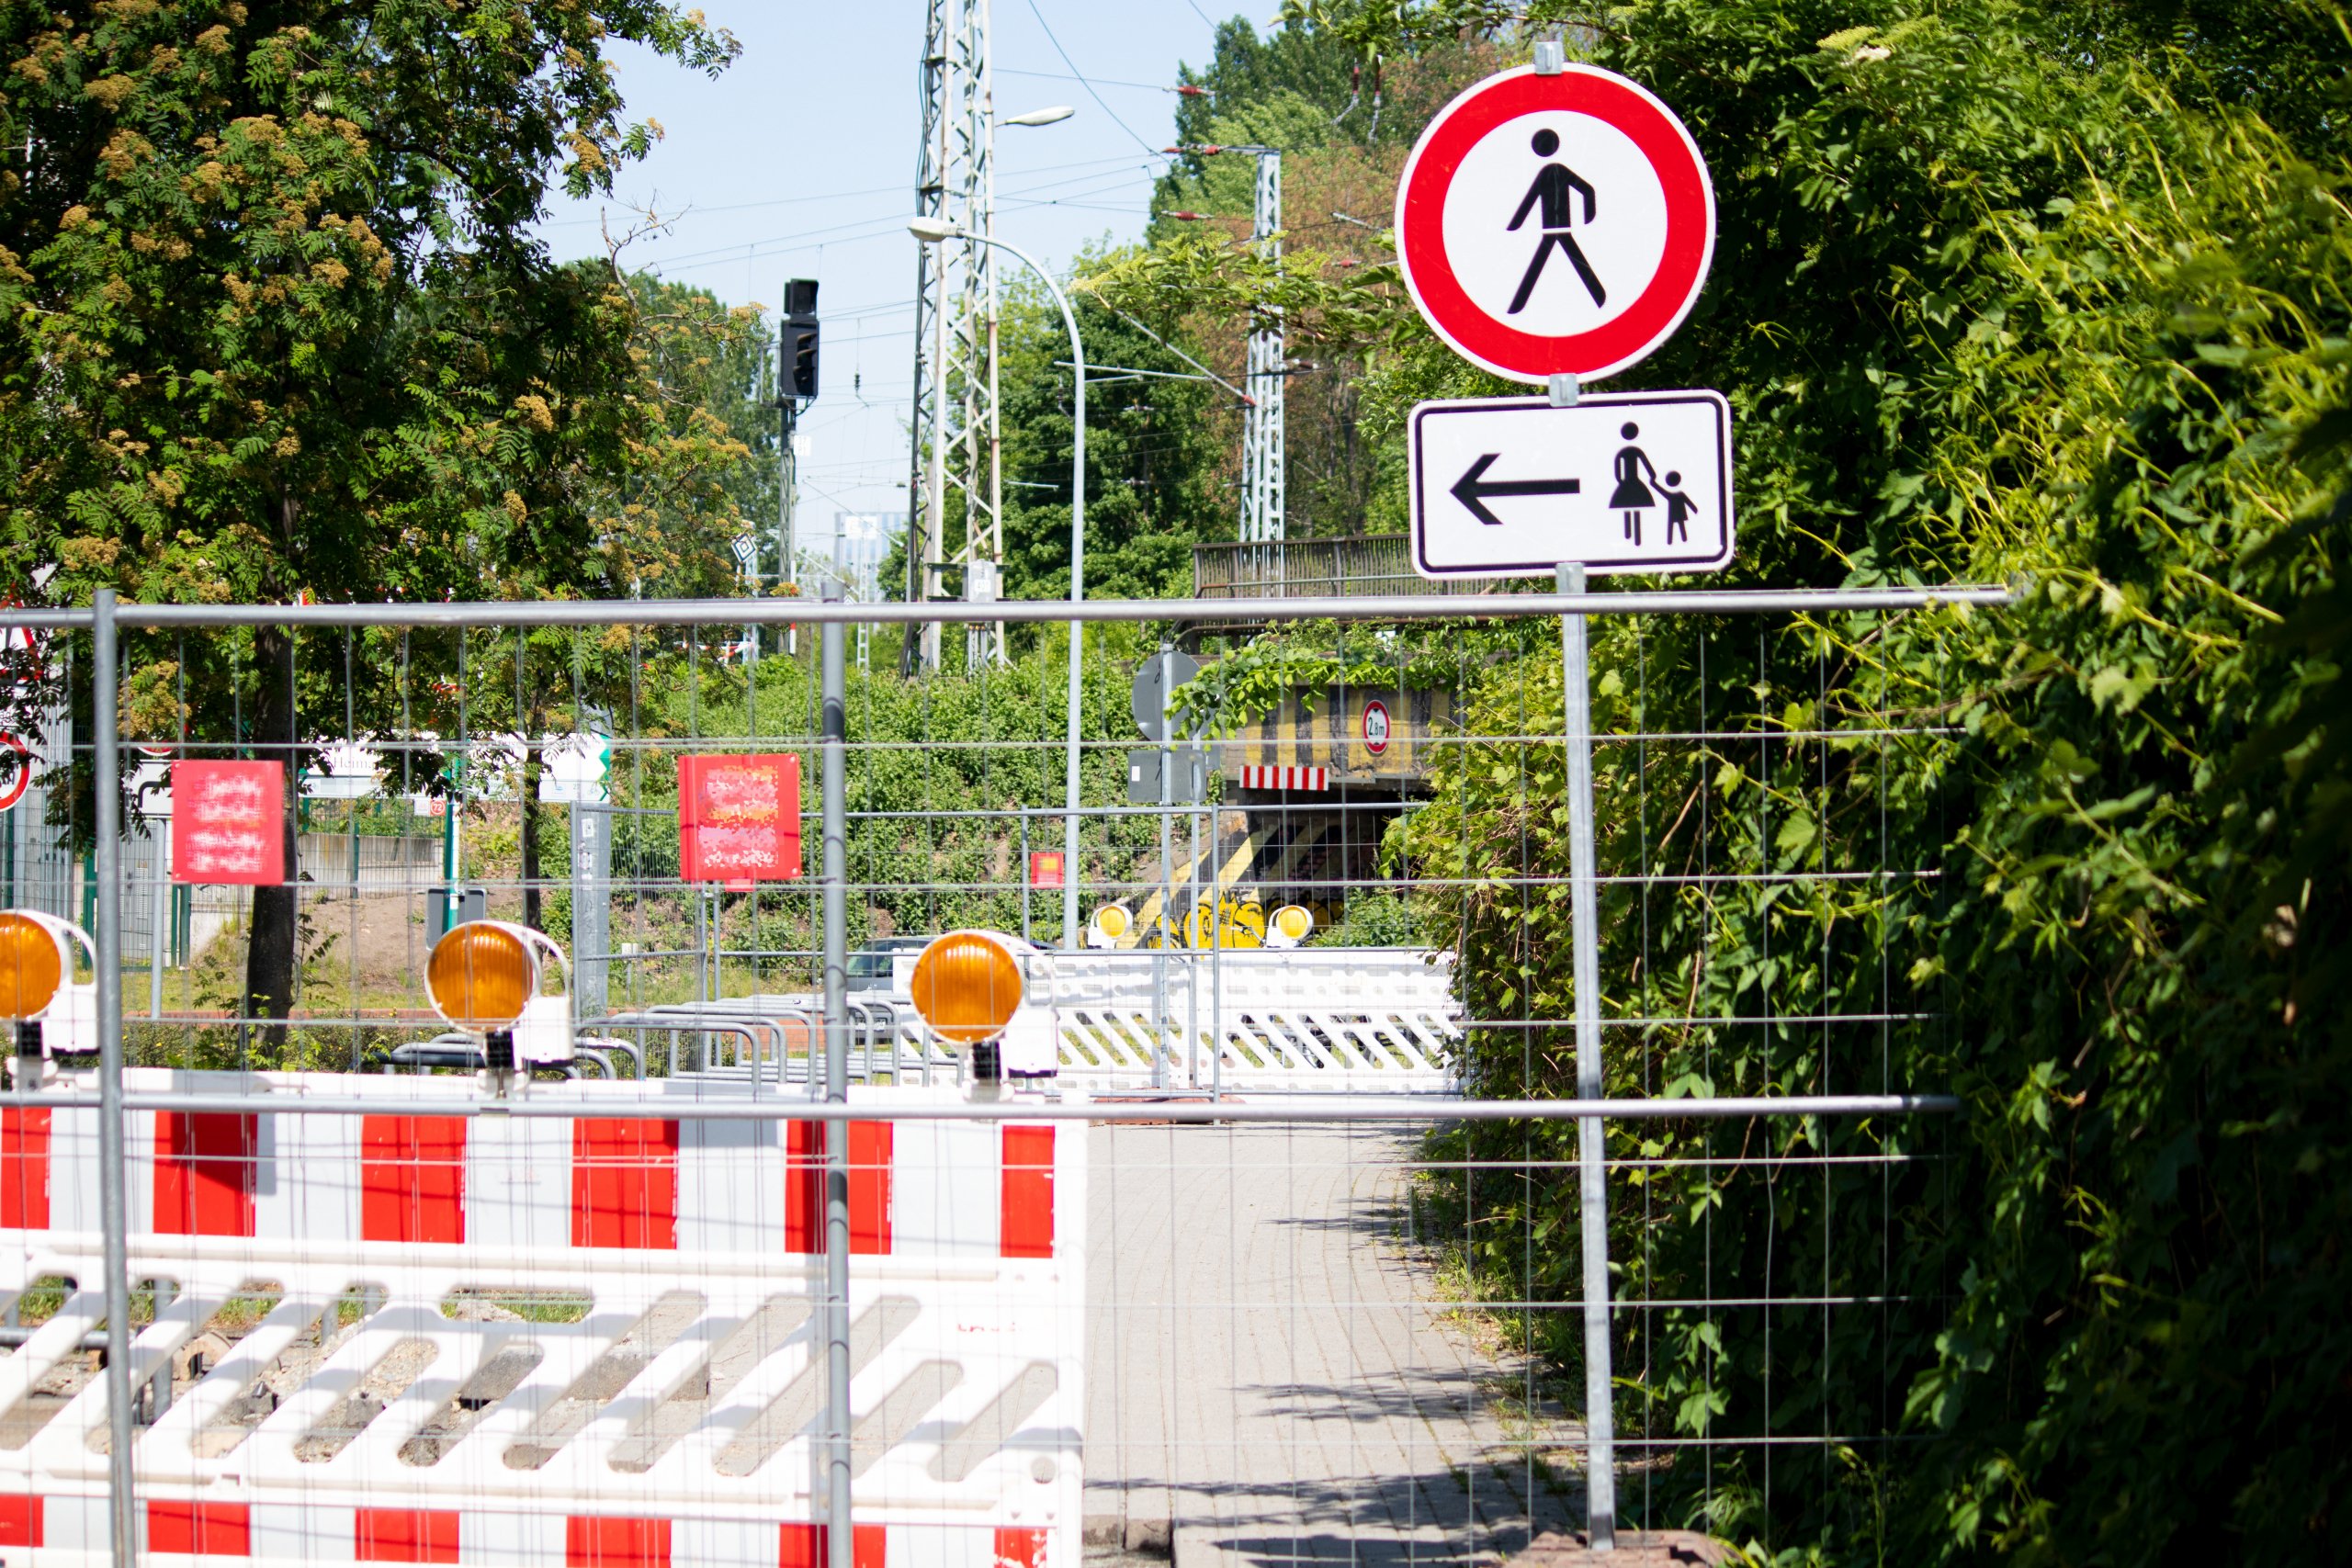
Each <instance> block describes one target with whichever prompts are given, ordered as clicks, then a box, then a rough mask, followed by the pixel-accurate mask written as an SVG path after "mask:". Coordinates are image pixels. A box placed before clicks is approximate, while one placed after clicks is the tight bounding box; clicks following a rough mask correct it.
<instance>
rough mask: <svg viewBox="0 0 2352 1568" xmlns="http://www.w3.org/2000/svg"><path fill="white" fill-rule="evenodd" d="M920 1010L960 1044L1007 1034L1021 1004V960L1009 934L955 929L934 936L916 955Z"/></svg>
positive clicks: (914, 988) (916, 994) (912, 985)
mask: <svg viewBox="0 0 2352 1568" xmlns="http://www.w3.org/2000/svg"><path fill="white" fill-rule="evenodd" d="M910 990H911V991H912V992H913V994H914V1004H915V1011H917V1012H919V1013H921V1014H922V1021H924V1022H925V1023H928V1024H929V1025H931V1027H932V1028H933V1030H935V1031H936V1032H938V1033H939V1034H941V1035H942V1036H944V1038H946V1039H949V1040H952V1041H954V1042H956V1043H957V1044H959V1045H978V1044H982V1043H986V1042H988V1041H990V1040H994V1039H995V1038H996V1037H997V1036H998V1035H1000V1034H1002V1033H1003V1032H1004V1030H1005V1025H1007V1024H1009V1023H1011V1022H1012V1015H1013V1014H1014V1013H1015V1012H1017V1011H1018V1010H1020V1007H1021V998H1022V994H1023V986H1022V977H1021V961H1020V959H1019V958H1018V957H1016V956H1015V955H1014V953H1013V951H1012V942H1011V940H1010V939H1009V938H1005V937H1001V936H998V935H996V934H995V933H994V932H991V931H950V932H948V933H947V934H946V935H945V936H943V937H937V938H934V939H933V942H932V943H931V945H930V946H928V947H926V948H924V949H923V950H922V957H920V958H918V959H916V960H915V972H914V978H913V980H912V982H911V983H910Z"/></svg>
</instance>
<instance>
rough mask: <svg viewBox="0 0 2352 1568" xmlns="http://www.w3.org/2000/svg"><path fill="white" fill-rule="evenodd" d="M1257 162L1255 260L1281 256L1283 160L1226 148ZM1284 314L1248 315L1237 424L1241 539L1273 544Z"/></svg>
mask: <svg viewBox="0 0 2352 1568" xmlns="http://www.w3.org/2000/svg"><path fill="white" fill-rule="evenodd" d="M1226 151H1227V152H1251V153H1255V154H1256V155H1257V159H1258V197H1257V201H1256V203H1255V206H1254V209H1253V210H1252V212H1251V215H1250V239H1251V240H1252V241H1253V242H1255V243H1256V245H1257V247H1258V254H1259V255H1261V256H1262V257H1264V258H1265V259H1267V260H1269V261H1272V260H1273V259H1275V258H1277V257H1279V256H1280V255H1281V254H1283V242H1282V227H1283V155H1282V154H1281V153H1280V152H1276V151H1275V150H1274V149H1273V148H1272V147H1228V148H1227V149H1226ZM1283 386H1284V377H1283V315H1282V311H1281V310H1277V309H1275V308H1274V307H1272V306H1271V305H1268V306H1261V307H1260V308H1259V309H1258V310H1254V311H1253V312H1251V315H1250V353H1249V359H1248V368H1247V371H1246V373H1245V375H1244V377H1243V378H1242V382H1241V387H1242V390H1243V391H1245V392H1246V393H1248V394H1249V398H1250V406H1249V408H1248V409H1247V410H1246V411H1245V412H1244V414H1243V417H1242V423H1241V537H1242V538H1243V540H1244V541H1254V542H1257V543H1261V544H1272V543H1275V542H1277V541H1279V540H1280V539H1281V538H1282V536H1283Z"/></svg>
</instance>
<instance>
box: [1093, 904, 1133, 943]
mask: <svg viewBox="0 0 2352 1568" xmlns="http://www.w3.org/2000/svg"><path fill="white" fill-rule="evenodd" d="M1094 929H1095V930H1096V931H1101V932H1102V933H1103V935H1104V936H1107V937H1111V938H1113V939H1114V940H1115V939H1116V938H1119V937H1123V936H1125V935H1126V934H1127V911H1126V909H1125V908H1124V907H1122V906H1120V905H1117V904H1106V905H1104V906H1103V908H1100V909H1097V910H1095V911H1094Z"/></svg>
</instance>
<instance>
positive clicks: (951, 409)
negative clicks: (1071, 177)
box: [903, 0, 1004, 671]
mask: <svg viewBox="0 0 2352 1568" xmlns="http://www.w3.org/2000/svg"><path fill="white" fill-rule="evenodd" d="M993 99H994V89H993V82H992V79H991V74H990V72H989V0H960V4H959V3H958V0H928V4H927V5H926V6H925V10H924V30H923V55H922V156H921V159H920V162H919V163H918V165H917V173H916V176H915V210H916V212H917V213H919V214H920V215H922V216H923V217H927V218H938V219H942V220H945V221H946V222H948V223H950V224H952V225H954V226H955V227H956V228H958V229H961V230H963V231H966V232H968V233H972V234H976V235H981V236H988V235H991V234H993V233H994V231H995V208H996V167H995V165H996V157H995V150H996V110H995V104H994V101H993ZM917 248H918V249H919V251H920V252H921V253H922V254H921V259H920V260H919V261H918V262H917V264H916V265H917V272H916V275H915V377H914V420H913V428H912V440H911V454H910V463H909V472H908V485H907V498H908V508H907V510H908V523H907V578H908V581H907V596H908V597H909V598H910V599H923V600H934V599H945V598H950V597H956V596H958V595H956V594H952V593H951V592H950V590H949V583H948V577H949V574H950V572H951V570H954V569H956V568H958V567H960V568H961V569H962V572H961V575H962V579H963V581H962V583H961V585H960V586H961V589H962V593H961V595H960V596H961V597H966V598H978V597H983V596H992V595H993V593H994V592H995V590H996V586H997V583H998V581H999V580H1000V578H1001V572H1002V562H1003V559H1004V525H1003V506H1002V496H1003V469H1002V455H1001V434H1000V426H999V418H998V412H997V363H996V361H997V311H998V304H997V277H996V261H995V252H994V249H993V248H992V247H990V246H989V245H986V244H983V243H979V242H978V240H972V241H967V242H965V243H961V244H947V245H922V246H919V247H917ZM939 654H940V636H939V627H938V626H937V625H936V624H933V625H929V626H925V627H924V628H923V629H922V633H921V635H920V636H919V637H910V640H909V643H908V650H907V653H906V656H905V659H904V660H903V662H904V665H905V667H906V668H907V669H908V670H909V671H912V670H913V669H914V668H915V667H916V666H918V665H920V666H921V667H922V668H925V669H935V668H937V666H938V664H939ZM967 654H968V656H969V657H970V658H971V659H973V660H979V659H982V658H994V659H998V660H1001V659H1002V658H1003V655H1004V630H1003V627H1002V626H989V627H987V628H986V629H985V630H981V631H978V632H976V633H975V634H974V635H973V637H972V638H971V640H970V641H969V643H968V644H967Z"/></svg>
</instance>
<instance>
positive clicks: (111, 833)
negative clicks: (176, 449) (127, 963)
mask: <svg viewBox="0 0 2352 1568" xmlns="http://www.w3.org/2000/svg"><path fill="white" fill-rule="evenodd" d="M90 609H91V622H90V634H91V644H92V648H91V651H92V653H93V655H94V656H95V657H93V659H92V660H91V661H90V664H91V668H90V692H91V699H92V708H93V717H94V722H93V724H92V727H91V728H92V735H91V740H92V747H91V750H92V751H93V753H94V755H93V757H92V759H91V764H92V773H93V774H94V775H95V778H96V784H95V785H94V786H93V788H94V793H95V794H96V796H97V810H96V814H95V816H96V821H95V824H94V831H95V832H96V836H97V842H96V846H95V848H94V851H93V852H92V855H91V863H92V865H93V867H94V869H95V870H96V889H95V892H96V904H97V909H96V922H95V923H96V926H97V931H96V936H97V942H96V947H97V953H98V964H97V970H98V975H97V978H98V1223H99V1224H100V1226H101V1227H102V1228H103V1229H104V1232H105V1247H106V1269H107V1476H108V1482H109V1484H108V1486H107V1523H108V1526H109V1535H110V1538H111V1545H112V1549H113V1558H114V1562H115V1563H116V1565H117V1568H130V1564H131V1563H132V1562H134V1561H135V1560H136V1558H137V1555H138V1553H137V1541H138V1536H137V1534H136V1533H135V1532H136V1530H137V1528H138V1515H137V1513H136V1512H135V1511H134V1509H133V1508H132V1506H131V1492H130V1474H131V1472H130V1439H131V1418H130V1417H131V1412H130V1201H129V1194H128V1193H126V1192H125V1191H124V1190H123V1188H124V1185H125V1183H126V1181H127V1180H128V1179H129V1172H128V1171H127V1169H126V1166H127V1165H128V1163H129V1162H128V1161H127V1160H126V1159H125V1157H124V1149H123V1130H122V787H121V784H120V773H121V768H122V764H121V756H120V750H121V748H120V745H119V739H118V737H117V736H116V733H115V731H116V728H117V719H116V715H115V702H116V697H117V692H116V682H118V681H119V680H120V678H121V672H120V671H119V669H118V664H119V660H118V659H117V657H116V655H115V644H114V590H113V589H111V588H101V589H99V590H97V592H95V593H93V594H92V595H91V596H90Z"/></svg>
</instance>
